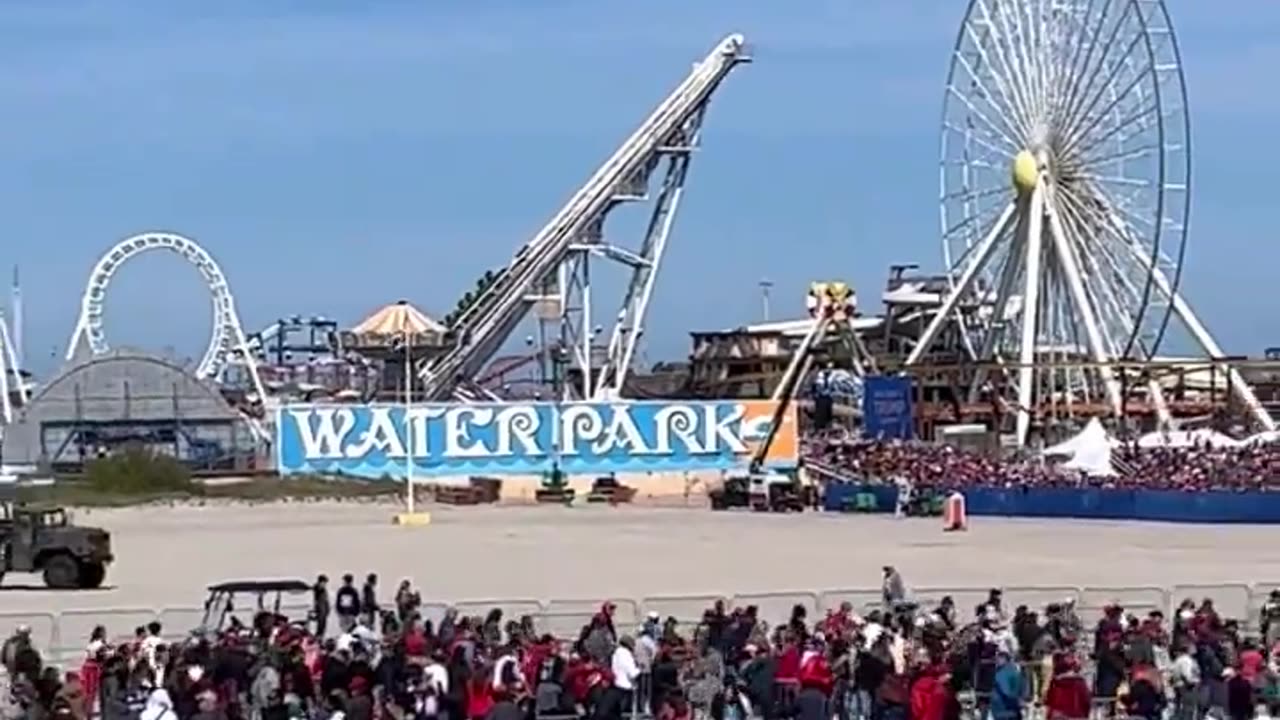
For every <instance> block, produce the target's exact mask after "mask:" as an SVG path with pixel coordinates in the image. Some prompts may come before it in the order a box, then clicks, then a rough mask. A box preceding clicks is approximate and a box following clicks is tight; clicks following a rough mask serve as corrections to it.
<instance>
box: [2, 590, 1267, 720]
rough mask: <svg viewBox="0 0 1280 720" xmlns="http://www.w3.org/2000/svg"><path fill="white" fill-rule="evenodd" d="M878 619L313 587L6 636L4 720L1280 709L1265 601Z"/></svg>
mask: <svg viewBox="0 0 1280 720" xmlns="http://www.w3.org/2000/svg"><path fill="white" fill-rule="evenodd" d="M882 588H883V593H882V603H880V604H878V605H877V606H875V607H871V608H861V609H855V608H854V607H852V606H850V605H849V604H847V603H846V604H844V605H841V606H840V607H838V608H831V609H827V610H825V611H823V612H822V613H821V614H820V616H817V617H810V616H809V613H808V610H807V608H805V607H803V606H797V607H796V608H795V609H794V610H793V611H792V612H791V615H790V617H787V618H779V620H782V622H780V623H778V624H776V625H773V626H771V625H770V624H769V623H768V622H767V620H766V619H765V618H763V617H761V616H760V613H759V610H758V608H756V607H751V606H748V607H728V606H727V605H726V604H725V603H724V602H717V603H715V604H714V605H713V606H711V607H708V608H707V609H706V610H705V612H704V613H703V614H702V616H701V618H700V619H699V620H697V621H696V622H691V621H688V620H682V619H678V618H674V617H668V618H662V617H659V616H658V615H656V614H650V615H649V616H647V617H645V618H643V619H642V620H641V621H639V622H638V623H636V624H634V625H633V626H630V627H627V626H624V625H623V623H622V619H621V618H620V617H619V615H618V613H617V607H616V606H615V605H614V604H612V603H609V602H605V603H603V604H602V605H601V607H600V609H599V611H598V612H597V613H596V614H594V616H592V618H591V619H590V621H589V622H588V623H587V624H586V625H585V626H584V627H583V628H582V630H581V633H579V634H578V635H577V636H576V637H568V638H565V637H553V636H551V635H549V634H547V633H545V632H542V631H540V630H539V628H538V627H537V625H538V618H535V617H520V618H507V617H505V616H504V615H503V613H502V611H501V609H494V610H493V611H491V612H489V613H488V614H487V615H486V616H484V617H466V616H463V615H461V614H459V613H457V612H456V611H448V612H446V614H445V615H444V616H443V617H442V618H437V619H434V621H433V619H431V618H426V617H423V615H422V614H421V612H420V611H421V609H422V607H423V605H422V601H421V598H420V596H419V594H418V593H417V592H416V591H415V590H414V589H413V587H412V586H411V585H410V583H409V582H408V581H404V582H402V583H401V585H400V586H399V588H398V590H397V592H396V593H395V596H394V599H393V600H392V601H391V602H389V603H386V604H385V605H384V604H383V598H381V597H380V594H379V592H378V585H377V578H376V577H374V576H369V577H368V578H366V580H365V581H364V583H363V585H362V586H360V587H357V585H356V581H355V579H354V578H353V577H352V576H350V575H348V576H345V577H344V578H343V579H342V582H341V584H340V586H339V587H338V588H337V590H336V591H335V592H333V593H330V589H329V585H328V581H327V579H326V578H324V577H323V576H322V577H320V578H319V579H318V580H317V582H316V585H315V589H314V596H315V602H314V607H313V608H312V611H311V612H310V613H309V614H307V616H306V617H305V618H294V619H291V618H288V617H284V616H279V615H276V614H273V613H272V612H269V611H260V612H258V613H257V614H256V616H254V617H252V618H251V619H249V621H248V622H240V621H237V620H235V619H231V620H229V621H227V622H224V623H221V624H220V626H219V627H217V628H203V629H202V630H201V631H200V632H196V633H192V634H190V635H189V636H186V637H183V638H181V639H175V638H174V636H172V635H170V634H168V633H166V632H165V631H166V630H167V629H166V628H162V627H160V625H158V624H152V625H150V626H148V627H144V628H138V629H137V630H136V632H135V633H134V635H133V636H132V637H130V638H128V639H125V640H118V639H113V637H112V636H111V635H110V633H109V632H108V630H107V629H105V628H101V627H100V628H97V629H95V630H94V631H93V633H92V635H91V637H90V638H89V639H88V642H87V645H86V648H85V652H84V657H83V661H82V662H81V663H79V664H78V666H76V667H74V668H72V669H70V670H69V671H67V672H61V671H59V670H58V669H55V668H53V667H46V666H45V664H44V662H43V660H42V657H41V655H40V652H39V650H38V649H37V648H36V647H35V646H34V645H33V643H32V642H31V638H30V634H29V630H27V629H25V628H19V629H18V632H17V633H16V634H14V635H13V636H12V637H10V638H9V639H8V640H7V641H6V642H5V643H4V645H3V648H0V660H2V661H3V668H4V675H3V678H4V680H5V681H6V683H7V686H8V687H7V688H4V692H3V693H0V698H2V699H3V700H4V702H5V705H4V707H3V708H0V713H2V714H3V716H4V717H7V718H32V719H34V720H43V719H44V718H72V719H76V720H80V719H85V718H91V717H98V718H102V720H188V719H197V720H238V719H241V718H243V719H245V720H275V719H285V718H289V719H302V718H306V719H313V718H324V719H326V720H372V719H374V718H377V719H379V720H382V719H386V720H527V719H534V720H536V719H537V718H548V719H549V718H555V719H557V720H574V719H577V718H582V719H592V720H621V719H622V718H624V717H626V718H631V717H652V718H658V719H659V720H693V719H694V718H699V719H703V718H710V719H712V720H751V719H753V718H760V719H761V720H784V719H786V720H792V719H794V720H833V719H836V720H960V719H961V718H982V719H985V718H991V719H992V720H1022V719H1023V718H1024V717H1027V716H1028V715H1029V714H1032V713H1035V717H1044V718H1046V719H1047V720H1076V719H1083V718H1091V719H1096V718H1102V717H1107V718H1111V717H1132V718H1145V719H1148V720H1157V719H1162V720H1163V719H1172V720H1198V718H1201V717H1205V716H1206V715H1208V714H1213V715H1215V716H1216V717H1219V718H1222V719H1223V720H1228V719H1230V720H1247V719H1249V718H1254V717H1257V716H1258V714H1259V713H1260V712H1262V713H1266V714H1267V715H1269V716H1272V717H1275V716H1277V713H1278V712H1280V592H1276V593H1273V594H1272V596H1271V599H1270V601H1269V602H1268V603H1267V604H1266V606H1265V607H1264V608H1263V609H1262V613H1261V616H1260V617H1259V618H1257V619H1256V620H1257V621H1258V628H1259V629H1260V633H1259V634H1257V635H1254V636H1245V635H1244V634H1243V633H1242V629H1241V626H1240V623H1238V622H1237V621H1236V620H1232V619H1229V618H1223V617H1221V616H1220V615H1219V614H1218V612H1217V610H1215V608H1214V606H1213V603H1212V602H1211V601H1209V600H1204V601H1201V602H1196V601H1193V600H1187V601H1185V602H1184V603H1183V604H1182V605H1181V606H1180V607H1179V608H1178V610H1177V611H1176V613H1175V614H1174V615H1173V616H1172V617H1171V618H1166V617H1164V616H1163V614H1162V613H1159V612H1151V613H1149V614H1144V615H1143V616H1141V617H1138V616H1135V615H1133V614H1131V613H1129V612H1126V610H1125V608H1123V607H1121V606H1120V605H1118V604H1113V605H1111V606H1109V607H1107V608H1105V609H1103V610H1102V612H1101V617H1100V618H1099V619H1098V620H1097V621H1096V622H1089V623H1086V622H1085V620H1084V619H1083V618H1082V617H1081V613H1082V612H1083V609H1079V608H1076V607H1075V605H1074V603H1073V602H1072V601H1071V600H1070V599H1066V600H1064V601H1062V602H1058V603H1053V604H1050V605H1048V606H1047V607H1043V608H1038V609H1036V608H1029V607H1026V606H1016V607H1010V604H1011V603H1010V602H1009V601H1008V600H1007V599H1006V598H1005V597H1003V593H1002V592H1001V591H1000V590H999V589H993V590H991V591H990V594H989V596H988V597H987V599H986V600H985V602H983V603H981V604H979V605H977V606H976V607H973V608H962V607H958V606H957V605H956V604H955V603H954V602H953V601H952V600H951V599H950V598H942V599H941V602H940V603H939V604H937V605H936V606H922V605H920V604H917V603H915V602H913V601H912V597H911V593H910V591H909V589H908V587H907V585H906V583H905V581H904V580H903V578H902V576H901V575H900V574H899V573H898V572H897V571H896V570H895V569H893V568H892V567H886V568H884V576H883V583H882Z"/></svg>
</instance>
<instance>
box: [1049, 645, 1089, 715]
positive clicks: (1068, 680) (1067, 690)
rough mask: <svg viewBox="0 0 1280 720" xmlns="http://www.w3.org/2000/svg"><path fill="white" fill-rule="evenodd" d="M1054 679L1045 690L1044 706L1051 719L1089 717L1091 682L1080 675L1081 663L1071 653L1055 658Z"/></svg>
mask: <svg viewBox="0 0 1280 720" xmlns="http://www.w3.org/2000/svg"><path fill="white" fill-rule="evenodd" d="M1053 670H1054V672H1053V679H1052V680H1050V681H1049V688H1048V690H1046V691H1045V696H1044V706H1045V712H1046V714H1047V715H1048V718H1049V720H1081V719H1082V718H1087V717H1089V711H1090V709H1091V702H1092V701H1091V699H1090V698H1091V694H1090V692H1089V683H1088V682H1086V681H1085V679H1084V678H1083V677H1081V676H1080V663H1079V661H1078V660H1076V659H1075V658H1074V657H1072V656H1070V655H1059V656H1058V657H1057V658H1055V659H1054V669H1053Z"/></svg>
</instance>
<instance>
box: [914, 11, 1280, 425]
mask: <svg viewBox="0 0 1280 720" xmlns="http://www.w3.org/2000/svg"><path fill="white" fill-rule="evenodd" d="M1190 132H1191V130H1190V118H1189V115H1188V111H1187V104H1186V93H1185V81H1184V78H1183V75H1182V62H1181V59H1180V57H1179V53H1178V44H1177V40H1176V37H1175V35H1174V32H1173V26H1172V24H1171V23H1170V20H1169V16H1168V12H1167V10H1166V8H1165V6H1164V3H1163V2H1161V1H1160V0H1102V1H1100V2H1090V3H1056V2H1043V1H1039V0H1017V1H1015V0H973V1H972V2H971V4H970V6H969V9H968V11H967V13H966V15H965V18H964V21H963V23H962V25H961V28H960V32H959V34H958V39H957V41H956V46H955V49H954V52H953V53H952V62H951V70H950V72H949V75H948V80H947V88H946V96H945V102H944V111H943V121H942V152H941V155H942V157H941V199H942V207H941V218H942V236H943V238H942V239H943V253H944V258H945V260H946V263H947V266H948V268H949V273H950V277H951V281H952V283H951V290H950V292H949V293H947V294H946V296H945V298H944V299H943V302H942V306H941V308H940V309H939V310H938V312H937V313H936V314H935V315H934V317H933V319H932V321H931V322H930V323H929V325H928V327H927V328H926V329H925V330H924V332H923V334H922V335H921V336H920V338H919V341H918V343H917V344H916V347H915V349H914V350H913V351H912V352H911V353H910V355H909V357H908V358H907V360H906V366H907V369H908V370H910V369H911V368H912V367H913V366H917V365H919V364H921V362H922V360H923V358H924V355H925V353H926V352H927V351H928V350H929V348H930V346H931V345H932V344H933V343H934V342H935V341H936V340H937V338H938V337H939V334H940V333H941V332H942V330H943V329H944V327H947V326H948V324H949V323H953V322H954V323H958V324H959V326H960V327H959V329H960V338H961V341H962V342H963V344H964V346H965V348H966V350H967V354H968V355H969V356H970V357H971V358H972V359H973V360H975V361H977V362H978V363H986V362H993V363H997V364H1000V363H1009V364H1010V368H1009V369H1008V370H1007V371H1005V372H1003V373H998V374H999V375H1001V376H1002V377H998V378H996V379H994V380H992V381H990V382H989V381H988V374H987V373H985V372H979V373H977V374H976V376H975V377H974V378H973V381H972V384H971V386H970V388H969V389H968V395H969V399H970V401H974V400H975V399H976V398H978V397H979V396H980V395H982V394H984V393H986V394H989V395H991V396H993V397H994V398H996V400H997V401H998V402H1001V403H1004V404H1006V405H1008V406H1009V407H1010V408H1011V409H1012V412H1011V413H1010V414H1011V415H1013V416H1015V417H1016V421H1015V426H1014V433H1015V438H1016V441H1017V444H1019V445H1022V444H1025V443H1026V441H1027V438H1028V433H1029V430H1030V427H1031V425H1032V421H1033V419H1034V418H1035V417H1036V416H1037V415H1041V414H1043V413H1042V411H1043V410H1044V409H1045V408H1046V407H1047V406H1049V405H1051V404H1065V405H1068V406H1069V405H1071V404H1072V403H1079V404H1082V405H1083V404H1086V403H1088V402H1089V401H1090V399H1091V398H1096V397H1101V398H1103V399H1105V402H1106V405H1107V407H1108V408H1109V411H1110V414H1112V415H1115V416H1120V415H1122V413H1123V411H1124V406H1125V403H1126V400H1127V398H1126V393H1127V392H1129V389H1134V390H1136V391H1137V392H1138V393H1140V394H1142V395H1145V396H1146V399H1147V400H1148V401H1149V402H1150V403H1151V404H1152V405H1153V406H1154V407H1155V409H1156V413H1157V416H1158V420H1159V422H1160V424H1162V425H1164V426H1166V427H1167V426H1168V425H1169V424H1171V423H1172V422H1173V417H1172V415H1171V413H1170V412H1169V409H1168V406H1167V403H1166V402H1165V400H1164V390H1163V389H1162V387H1161V386H1160V385H1159V384H1158V383H1156V382H1154V381H1153V380H1149V379H1147V380H1144V379H1143V378H1141V377H1139V376H1138V375H1137V374H1134V376H1133V377H1121V375H1122V374H1124V373H1129V372H1130V371H1129V370H1128V369H1120V368H1122V367H1123V366H1127V365H1131V364H1133V363H1134V362H1146V361H1152V360H1156V359H1157V357H1156V353H1157V351H1158V350H1159V349H1160V348H1161V347H1162V344H1163V341H1164V340H1165V339H1166V337H1165V336H1166V331H1167V330H1168V329H1169V326H1170V321H1171V320H1172V319H1173V318H1175V317H1176V318H1177V319H1178V320H1179V321H1180V322H1181V324H1182V326H1183V327H1184V328H1185V330H1186V331H1187V334H1188V335H1189V336H1190V338H1189V339H1190V342H1191V344H1194V345H1196V346H1198V347H1199V348H1200V349H1201V351H1202V352H1203V354H1204V356H1207V357H1208V358H1210V359H1211V360H1214V361H1220V360H1225V355H1224V353H1223V351H1222V349H1221V348H1220V347H1219V346H1218V344H1217V343H1216V342H1215V341H1214V339H1213V337H1212V336H1211V335H1210V334H1209V332H1208V331H1207V330H1206V329H1205V327H1204V325H1203V323H1201V321H1200V320H1199V319H1198V318H1197V317H1196V315H1195V313H1194V312H1193V311H1192V309H1191V307H1190V305H1189V304H1188V303H1187V302H1186V300H1185V299H1184V298H1183V297H1182V296H1181V295H1180V294H1179V292H1178V284H1179V281H1180V280H1181V277H1182V270H1183V262H1182V261H1183V257H1184V253H1185V248H1186V241H1187V218H1188V215H1189V211H1190V192H1191V157H1190V138H1191V135H1190ZM1010 180H1012V182H1010ZM966 305H968V306H970V307H973V306H977V307H980V308H981V309H982V312H980V313H965V312H960V310H961V308H962V307H963V306H966ZM1078 361H1084V362H1083V363H1081V364H1080V365H1079V366H1077V367H1064V363H1068V362H1078ZM1015 366H1016V367H1015ZM1220 371H1221V372H1222V373H1223V374H1224V375H1225V376H1226V378H1227V380H1228V382H1229V384H1230V388H1231V391H1232V392H1233V393H1234V394H1235V396H1236V397H1237V398H1238V400H1239V401H1240V402H1241V404H1242V405H1243V406H1244V407H1245V408H1246V409H1247V411H1248V414H1249V415H1250V416H1251V417H1252V419H1253V420H1254V421H1255V423H1256V424H1257V425H1259V426H1261V429H1262V430H1266V431H1271V430H1274V429H1275V422H1274V421H1273V420H1272V418H1271V415H1270V414H1269V413H1268V412H1267V411H1266V410H1265V409H1264V408H1263V407H1262V405H1261V404H1260V403H1259V402H1258V399H1257V397H1256V396H1255V395H1254V392H1253V390H1252V389H1251V388H1250V386H1249V385H1248V383H1246V382H1245V380H1244V378H1243V376H1242V375H1241V374H1240V372H1239V371H1238V369H1236V368H1233V367H1231V366H1229V365H1227V364H1226V363H1225V362H1224V363H1222V365H1221V367H1220Z"/></svg>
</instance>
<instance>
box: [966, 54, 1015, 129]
mask: <svg viewBox="0 0 1280 720" xmlns="http://www.w3.org/2000/svg"><path fill="white" fill-rule="evenodd" d="M983 52H984V53H985V51H983ZM983 60H984V62H986V61H987V60H986V58H985V57H984V59H983ZM956 61H957V62H959V63H960V65H961V66H962V67H963V68H964V69H965V72H966V73H968V75H969V78H970V80H971V81H972V82H973V84H974V86H975V87H977V88H978V90H979V91H981V92H982V96H983V97H984V98H986V99H987V101H988V103H990V104H992V105H995V102H994V100H995V96H994V95H993V94H992V93H991V91H990V90H988V89H987V86H986V83H984V82H983V81H982V76H981V75H979V74H978V72H977V71H975V70H974V69H973V67H972V66H971V65H970V64H969V61H968V60H966V59H965V57H964V54H963V53H959V52H957V53H956ZM992 78H993V80H994V81H995V85H996V89H997V90H999V92H1000V99H1001V101H1002V102H1003V105H1004V107H1005V109H1007V110H1010V111H1012V112H1010V113H1009V115H1011V116H1012V118H1013V122H1014V124H1015V126H1016V127H1014V128H1013V130H1014V134H1023V135H1025V134H1026V133H1027V131H1028V130H1027V127H1026V126H1025V124H1024V122H1025V120H1024V118H1025V117H1026V116H1025V114H1024V113H1021V112H1018V111H1017V109H1018V106H1017V105H1015V104H1013V103H1012V102H1010V98H1009V96H1008V95H1007V94H1006V93H1005V90H1004V83H1002V82H1001V81H1000V76H998V75H993V76H992Z"/></svg>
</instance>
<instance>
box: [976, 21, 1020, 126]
mask: <svg viewBox="0 0 1280 720" xmlns="http://www.w3.org/2000/svg"><path fill="white" fill-rule="evenodd" d="M994 1H995V2H997V3H999V2H1000V0H994ZM975 4H976V6H977V7H978V8H979V9H980V10H981V11H982V22H983V24H984V26H985V31H986V33H987V37H988V38H990V39H991V42H990V45H991V47H992V48H993V50H994V51H995V55H996V57H997V58H999V59H1000V64H1001V68H1000V69H999V70H996V69H995V68H994V67H993V68H992V70H993V71H996V72H1002V73H1003V75H1004V76H1005V78H1006V79H1007V80H1008V83H1009V86H1010V92H1011V93H1013V95H1014V97H1016V98H1017V103H1016V105H1015V106H1014V109H1016V110H1017V113H1018V114H1019V115H1020V116H1022V117H1023V118H1025V119H1030V117H1031V95H1030V88H1029V87H1028V86H1027V84H1026V82H1025V81H1026V77H1025V76H1024V75H1023V74H1022V73H1020V72H1018V70H1017V69H1015V67H1016V60H1015V58H1013V57H1012V52H1013V50H1012V48H1009V47H1007V45H1006V44H1005V43H1001V42H1000V41H999V40H1000V38H999V36H998V35H997V33H998V32H1006V33H1007V31H1005V30H1003V29H1001V28H997V27H996V24H995V20H994V19H992V17H991V9H990V8H989V7H988V6H987V0H975ZM997 10H998V7H997ZM971 14H972V13H971ZM972 35H973V33H972V32H970V40H971V41H972V42H973V43H974V46H975V48H977V49H978V51H979V52H985V48H986V46H987V45H988V41H987V39H983V40H982V41H979V39H978V38H974V37H972ZM1005 37H1007V34H1006V35H1005Z"/></svg>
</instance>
